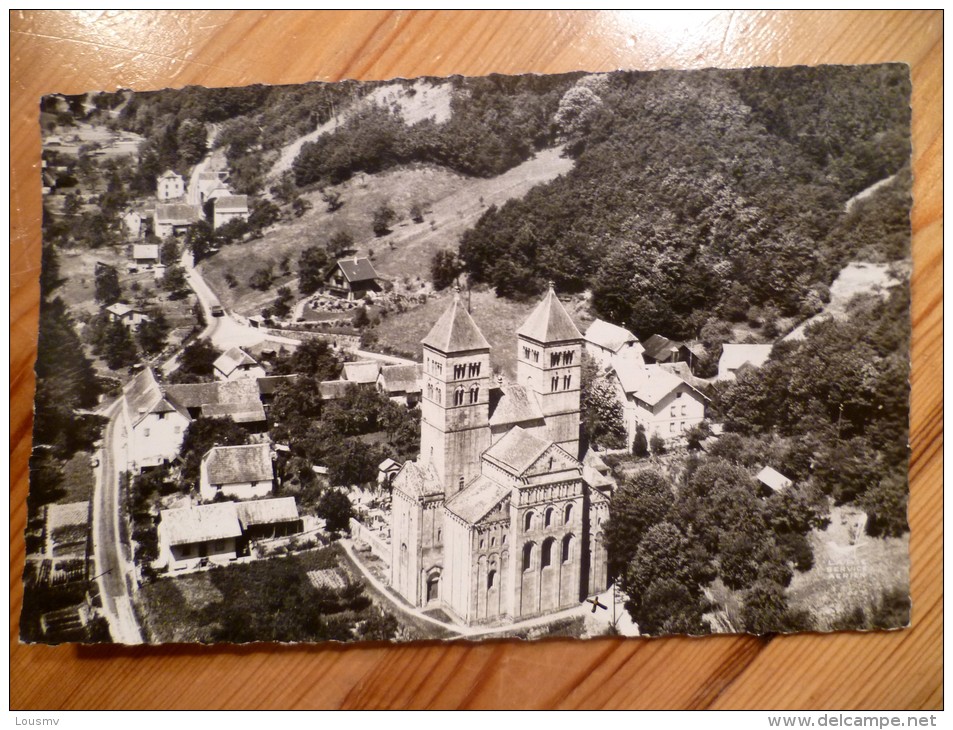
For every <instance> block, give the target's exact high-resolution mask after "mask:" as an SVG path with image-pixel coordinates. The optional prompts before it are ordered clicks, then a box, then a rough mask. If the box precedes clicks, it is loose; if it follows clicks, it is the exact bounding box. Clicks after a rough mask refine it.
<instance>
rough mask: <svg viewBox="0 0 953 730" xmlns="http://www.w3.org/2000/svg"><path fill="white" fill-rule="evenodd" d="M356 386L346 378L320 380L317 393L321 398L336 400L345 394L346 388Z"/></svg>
mask: <svg viewBox="0 0 953 730" xmlns="http://www.w3.org/2000/svg"><path fill="white" fill-rule="evenodd" d="M354 387H356V386H355V385H354V383H349V382H348V381H347V380H322V381H321V382H320V383H318V395H320V396H321V400H337V399H338V398H343V397H344V396H345V395H347V389H348V388H354Z"/></svg>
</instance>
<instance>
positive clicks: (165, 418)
mask: <svg viewBox="0 0 953 730" xmlns="http://www.w3.org/2000/svg"><path fill="white" fill-rule="evenodd" d="M191 421H192V419H191V418H190V417H189V412H188V410H186V408H184V407H183V406H182V405H180V404H179V403H177V402H176V401H175V400H174V399H172V398H169V397H168V396H167V395H166V393H165V391H164V390H163V389H162V387H161V386H160V385H159V381H158V380H157V379H156V375H155V372H154V371H153V369H152V368H151V367H146V368H145V369H144V370H143V371H142V372H140V373H139V374H138V375H136V377H134V378H133V379H132V380H130V381H129V382H128V383H127V384H126V386H125V387H124V388H123V390H122V405H121V408H120V423H121V428H122V431H123V434H124V435H125V437H126V464H127V468H128V469H129V470H132V471H136V472H138V471H140V470H142V469H146V468H149V467H154V466H160V465H161V464H164V463H166V462H168V461H172V460H173V459H175V458H176V457H177V456H178V454H179V448H180V447H181V446H182V437H183V436H184V435H185V430H186V429H187V428H188V426H189V423H191Z"/></svg>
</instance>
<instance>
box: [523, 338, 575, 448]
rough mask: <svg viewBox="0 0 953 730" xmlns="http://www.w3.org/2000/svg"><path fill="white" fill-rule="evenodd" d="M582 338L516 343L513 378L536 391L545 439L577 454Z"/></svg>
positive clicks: (524, 340) (524, 339)
mask: <svg viewBox="0 0 953 730" xmlns="http://www.w3.org/2000/svg"><path fill="white" fill-rule="evenodd" d="M581 363H582V341H581V340H580V341H576V342H568V343H567V342H563V343H550V344H542V343H537V342H534V341H533V340H530V339H528V338H525V337H520V338H519V340H518V342H517V361H516V380H517V382H518V383H519V384H520V385H522V386H523V387H525V388H528V389H530V390H532V391H533V392H535V393H536V394H537V398H538V400H539V404H540V407H541V408H542V411H543V417H544V418H545V419H546V438H548V439H549V440H550V441H555V442H556V443H557V444H559V445H560V446H562V447H563V448H564V449H566V450H567V451H568V452H569V453H570V454H571V455H572V457H573V458H575V459H578V458H579V456H580V454H579V424H580V418H579V409H580V393H581V390H580V386H581V383H582V367H581Z"/></svg>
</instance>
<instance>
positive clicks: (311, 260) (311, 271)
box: [298, 246, 331, 296]
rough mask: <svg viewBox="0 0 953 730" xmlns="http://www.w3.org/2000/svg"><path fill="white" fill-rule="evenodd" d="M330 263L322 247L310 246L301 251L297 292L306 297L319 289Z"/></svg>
mask: <svg viewBox="0 0 953 730" xmlns="http://www.w3.org/2000/svg"><path fill="white" fill-rule="evenodd" d="M330 263H331V260H330V258H328V252H327V251H326V250H325V248H324V247H323V246H310V247H308V248H306V249H305V250H304V251H302V252H301V256H300V257H299V258H298V291H299V292H301V293H302V294H303V295H305V296H307V295H309V294H314V293H315V292H316V291H317V290H318V289H320V288H321V286H322V285H323V284H324V273H325V271H326V270H327V268H328V266H329V265H330Z"/></svg>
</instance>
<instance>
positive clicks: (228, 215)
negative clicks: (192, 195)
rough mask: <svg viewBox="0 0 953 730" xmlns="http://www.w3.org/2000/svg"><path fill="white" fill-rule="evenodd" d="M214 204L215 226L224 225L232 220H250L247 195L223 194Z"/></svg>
mask: <svg viewBox="0 0 953 730" xmlns="http://www.w3.org/2000/svg"><path fill="white" fill-rule="evenodd" d="M213 206H214V209H215V214H214V217H213V225H214V227H215V228H218V227H220V226H223V225H225V224H226V223H228V222H229V221H231V220H236V219H238V220H243V221H247V220H248V196H247V195H223V196H221V197H217V198H215V202H214V203H213Z"/></svg>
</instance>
